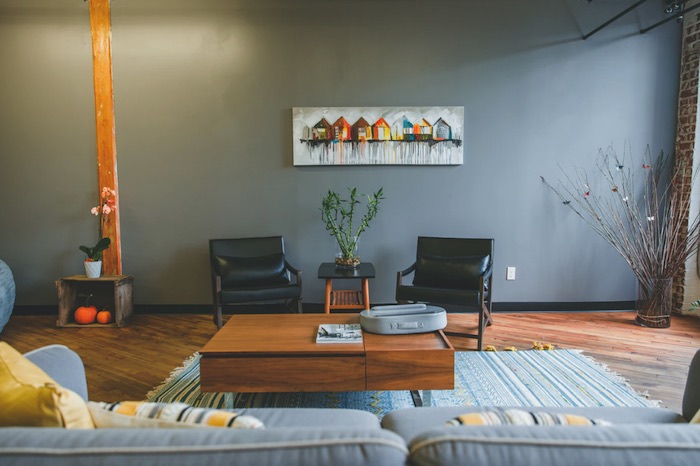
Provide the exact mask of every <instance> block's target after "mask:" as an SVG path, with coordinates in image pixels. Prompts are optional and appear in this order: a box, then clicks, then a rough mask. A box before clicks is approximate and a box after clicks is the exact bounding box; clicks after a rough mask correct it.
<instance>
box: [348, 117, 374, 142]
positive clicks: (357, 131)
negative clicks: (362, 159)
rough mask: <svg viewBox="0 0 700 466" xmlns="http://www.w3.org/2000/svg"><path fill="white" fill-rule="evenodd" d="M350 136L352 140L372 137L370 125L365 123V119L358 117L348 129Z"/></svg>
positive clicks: (363, 139)
mask: <svg viewBox="0 0 700 466" xmlns="http://www.w3.org/2000/svg"><path fill="white" fill-rule="evenodd" d="M350 134H351V136H350V138H351V139H352V140H353V141H366V140H368V139H372V126H371V125H370V124H369V123H367V120H365V119H364V118H362V117H360V119H359V120H357V121H356V122H355V124H354V125H352V130H351V131H350Z"/></svg>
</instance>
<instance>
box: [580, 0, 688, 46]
mask: <svg viewBox="0 0 700 466" xmlns="http://www.w3.org/2000/svg"><path fill="white" fill-rule="evenodd" d="M589 1H590V0H589ZM646 1H647V0H639V1H638V2H635V3H634V4H633V5H631V6H629V7H628V8H625V9H624V10H623V11H621V12H620V13H618V14H616V15H615V16H613V17H612V18H610V19H609V20H607V21H606V22H604V23H603V24H601V25H600V26H598V27H597V28H595V29H593V30H592V31H591V32H589V33H587V34H584V35H583V36H582V39H583V40H586V39H588V38H589V37H591V36H592V35H593V34H595V33H596V32H598V31H600V30H602V29H604V28H606V27H607V26H609V25H610V24H612V23H614V22H615V21H617V20H618V19H620V18H622V17H623V16H625V15H626V14H627V13H629V12H631V11H633V10H634V9H635V8H637V7H639V6H640V5H641V4H642V3H644V2H646ZM687 1H688V0H679V1H676V2H673V1H667V2H666V4H667V5H668V8H667V10H666V12H667V13H670V12H671V11H673V10H672V5H676V8H680V11H679V12H677V13H675V14H673V15H671V16H669V17H668V18H665V19H663V20H661V21H659V22H658V23H655V24H652V25H651V26H649V27H646V28H644V29H642V30H640V31H639V32H640V34H644V33H645V32H648V31H651V30H652V29H654V28H656V27H658V26H661V25H662V24H665V23H667V22H669V21H671V20H674V19H676V18H682V17H683V14H684V13H688V12H690V11H692V10H694V9H696V8H698V7H700V3H698V4H697V5H693V6H691V7H690V8H685V6H684V4H685V2H687Z"/></svg>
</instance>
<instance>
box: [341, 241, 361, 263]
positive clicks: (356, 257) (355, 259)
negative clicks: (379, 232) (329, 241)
mask: <svg viewBox="0 0 700 466" xmlns="http://www.w3.org/2000/svg"><path fill="white" fill-rule="evenodd" d="M358 265H360V241H359V240H358V241H357V242H356V243H355V247H354V248H353V249H352V251H351V252H350V254H349V255H348V254H344V253H343V251H342V250H341V249H340V245H338V242H337V241H336V243H335V266H336V267H337V268H339V269H354V268H356V267H357V266H358Z"/></svg>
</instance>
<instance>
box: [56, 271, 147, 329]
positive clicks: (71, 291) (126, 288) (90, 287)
mask: <svg viewBox="0 0 700 466" xmlns="http://www.w3.org/2000/svg"><path fill="white" fill-rule="evenodd" d="M133 283H134V277H132V276H131V275H106V276H102V277H99V278H87V277H86V276H85V275H72V276H70V277H64V278H59V279H58V280H57V281H56V288H57V290H58V320H57V321H56V326H57V327H91V328H98V327H100V328H103V327H123V326H125V325H126V323H127V322H128V321H129V320H130V319H131V317H132V316H133V313H134V295H133ZM89 294H91V295H92V297H91V298H90V303H89V304H90V305H93V306H95V307H96V308H97V309H98V310H102V309H107V310H109V311H111V312H112V316H113V317H114V321H113V322H112V323H109V324H88V325H81V324H76V323H75V320H73V312H74V311H75V309H76V308H78V307H79V306H83V305H84V304H85V298H84V297H83V296H81V295H89Z"/></svg>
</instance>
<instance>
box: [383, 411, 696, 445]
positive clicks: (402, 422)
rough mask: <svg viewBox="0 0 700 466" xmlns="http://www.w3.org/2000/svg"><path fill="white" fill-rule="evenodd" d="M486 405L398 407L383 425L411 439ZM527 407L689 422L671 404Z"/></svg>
mask: <svg viewBox="0 0 700 466" xmlns="http://www.w3.org/2000/svg"><path fill="white" fill-rule="evenodd" d="M504 408H506V407H504ZM507 408H519V409H523V407H522V406H508V407H507ZM484 409H487V408H486V407H484V406H433V407H429V408H421V409H397V410H394V411H392V412H390V413H388V414H387V415H386V416H384V417H383V418H382V427H383V428H385V429H388V430H391V431H393V432H396V433H397V434H399V435H400V436H401V437H403V438H404V439H405V440H406V441H407V442H409V441H411V440H412V439H413V438H414V437H416V436H417V435H419V434H421V433H422V432H425V431H426V430H428V429H435V428H444V427H445V423H446V422H447V421H449V420H450V419H453V418H455V417H457V416H459V415H461V414H465V413H470V412H478V411H483V410H484ZM526 409H527V410H528V411H533V412H548V413H567V414H576V415H579V416H586V417H589V418H593V419H604V420H606V421H609V422H612V423H613V424H615V425H619V424H673V423H687V421H686V420H685V419H683V417H682V416H681V415H680V414H678V413H676V412H675V411H673V410H671V409H668V408H644V407H612V406H596V407H572V406H566V407H534V406H528V407H527V408H526Z"/></svg>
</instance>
